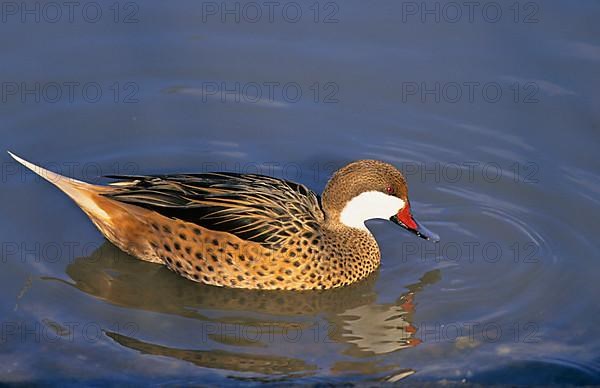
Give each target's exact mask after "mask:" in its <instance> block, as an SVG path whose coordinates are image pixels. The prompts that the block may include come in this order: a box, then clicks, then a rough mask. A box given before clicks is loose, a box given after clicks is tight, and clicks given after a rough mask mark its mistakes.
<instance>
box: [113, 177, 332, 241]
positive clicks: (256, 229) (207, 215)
mask: <svg viewBox="0 0 600 388" xmlns="http://www.w3.org/2000/svg"><path fill="white" fill-rule="evenodd" d="M112 177H113V178H117V179H121V180H126V181H122V182H117V185H114V187H115V191H114V192H111V193H108V194H105V195H107V196H109V197H110V198H112V199H114V200H117V201H120V202H124V203H129V204H134V205H137V206H140V207H143V208H147V209H151V210H153V211H156V212H158V213H160V214H162V215H164V216H166V217H170V218H175V219H179V220H183V221H187V222H191V223H194V224H197V225H199V226H202V227H203V228H206V229H210V230H214V231H221V232H227V233H231V234H233V235H235V236H237V237H239V238H240V239H242V240H246V241H252V242H256V243H259V244H261V245H264V246H269V247H272V246H277V245H281V244H283V243H284V242H285V241H286V240H287V239H289V238H290V237H292V236H295V235H297V234H301V233H317V232H318V225H319V223H320V222H322V221H323V212H322V211H321V208H320V205H319V201H318V197H317V195H316V194H315V193H314V192H312V191H311V190H309V189H308V188H306V187H305V186H303V185H300V184H297V183H294V182H289V181H285V180H281V179H276V178H271V177H267V176H262V175H243V174H235V173H206V174H183V175H155V176H112Z"/></svg>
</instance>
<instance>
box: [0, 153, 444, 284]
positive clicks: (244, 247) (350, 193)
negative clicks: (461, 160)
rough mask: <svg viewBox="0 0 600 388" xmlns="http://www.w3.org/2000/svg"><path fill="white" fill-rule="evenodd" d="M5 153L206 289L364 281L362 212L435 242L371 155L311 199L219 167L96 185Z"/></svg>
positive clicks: (281, 183)
mask: <svg viewBox="0 0 600 388" xmlns="http://www.w3.org/2000/svg"><path fill="white" fill-rule="evenodd" d="M10 155H11V156H12V157H13V158H14V159H15V160H17V161H18V162H20V163H22V164H23V165H25V166H26V167H28V168H30V169H31V170H33V171H34V172H36V173H37V174H39V175H40V176H42V177H43V178H45V179H47V180H48V181H50V182H51V183H53V184H54V185H56V186H57V187H58V188H59V189H61V190H62V191H63V192H65V193H66V194H67V195H68V196H69V197H71V198H72V199H73V200H74V201H75V202H76V203H77V205H78V206H79V207H80V208H81V209H82V210H83V211H84V212H85V213H86V214H87V215H88V216H89V218H90V219H91V220H92V222H93V223H94V224H95V225H96V227H98V229H99V230H100V231H101V232H102V234H103V235H104V236H105V237H106V238H107V239H108V240H109V241H110V242H112V243H113V244H115V245H116V246H117V247H119V248H120V249H122V250H123V251H125V252H127V253H128V254H130V255H132V256H135V257H137V258H139V259H141V260H144V261H149V262H152V263H158V264H163V265H166V266H167V267H168V268H169V269H170V270H172V271H174V272H176V273H178V274H179V275H181V276H183V277H185V278H187V279H190V280H192V281H195V282H201V283H206V284H211V285H215V286H224V287H235V288H250V289H279V290H309V289H328V288H334V287H341V286H345V285H348V284H351V283H354V282H357V281H359V280H361V279H364V278H365V277H367V276H368V275H369V274H371V273H372V272H373V271H374V270H375V269H376V268H377V267H378V266H379V263H380V252H379V247H378V245H377V242H376V241H375V238H374V237H373V235H372V234H371V232H370V231H369V229H367V227H366V226H365V221H367V220H370V219H376V218H379V219H385V220H390V221H392V222H393V223H395V224H397V225H400V226H401V227H403V228H404V229H406V230H408V231H411V232H413V233H414V234H416V235H417V236H420V237H422V238H425V239H429V240H434V241H437V240H438V237H437V236H436V235H435V234H433V233H431V232H429V231H428V230H427V229H425V228H424V227H423V226H422V225H421V224H419V223H418V222H417V221H415V219H414V218H413V216H412V214H411V208H410V202H409V200H408V190H407V185H406V179H405V178H404V176H403V175H402V173H401V172H400V171H399V170H398V169H396V168H395V167H394V166H392V165H391V164H388V163H384V162H380V161H376V160H359V161H356V162H352V163H350V164H348V165H346V166H345V167H343V168H341V169H339V170H338V171H336V172H335V173H334V174H333V176H332V177H331V179H330V180H329V182H328V183H327V186H326V187H325V190H324V191H323V195H322V197H321V198H320V199H319V197H318V196H317V195H316V194H315V193H314V192H313V191H311V190H309V189H308V188H307V187H306V186H304V185H301V184H298V183H293V182H290V181H285V180H281V179H276V178H272V177H268V176H263V175H253V174H237V173H229V172H227V173H201V174H179V175H149V176H110V177H109V178H114V179H118V181H117V182H115V183H112V184H110V185H109V186H99V185H92V184H89V183H85V182H81V181H77V180H74V179H71V178H66V177H63V176H61V175H58V174H56V173H53V172H51V171H48V170H45V169H43V168H41V167H38V166H36V165H34V164H32V163H30V162H27V161H26V160H23V159H21V158H19V157H18V156H16V155H13V154H12V153H11V154H10Z"/></svg>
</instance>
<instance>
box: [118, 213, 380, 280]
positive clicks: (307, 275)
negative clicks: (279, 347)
mask: <svg viewBox="0 0 600 388" xmlns="http://www.w3.org/2000/svg"><path fill="white" fill-rule="evenodd" d="M149 221H150V222H149V224H150V225H151V228H152V234H149V235H147V236H146V238H147V239H148V243H149V246H150V247H151V248H152V253H153V255H152V256H154V255H155V256H156V257H158V258H160V260H161V261H162V262H163V263H164V264H165V265H166V266H167V267H168V268H169V269H171V270H172V271H174V272H176V273H177V274H179V275H181V276H183V277H185V278H187V279H190V280H193V281H196V282H202V283H206V284H211V285H215V286H225V287H234V288H257V289H277V290H298V289H300V290H308V289H326V288H333V287H339V286H344V285H348V284H350V283H354V282H356V281H358V280H360V279H363V278H365V277H366V276H368V275H369V274H370V273H372V272H373V271H374V270H375V269H376V268H377V267H378V265H379V249H378V247H377V244H376V243H375V242H374V240H373V239H372V237H371V236H370V235H369V234H368V233H364V232H362V231H354V230H347V232H348V233H347V234H346V235H345V236H341V235H340V234H339V231H338V232H334V231H324V233H323V234H321V235H318V236H317V235H310V234H306V235H304V236H298V238H297V239H295V240H294V241H290V243H289V244H287V245H285V246H283V247H279V248H278V249H268V248H265V247H263V246H261V245H259V244H256V243H251V242H248V241H244V240H242V239H240V238H238V237H236V236H234V235H232V234H230V233H226V232H216V231H212V230H208V229H205V228H202V227H200V226H198V225H196V224H193V223H189V222H184V221H180V220H173V219H169V218H166V217H163V216H160V215H158V214H153V215H152V216H151V217H150V218H149ZM122 244H125V242H124V241H120V242H118V243H117V245H122ZM328 247H329V248H328ZM349 248H350V249H349ZM352 248H354V249H352Z"/></svg>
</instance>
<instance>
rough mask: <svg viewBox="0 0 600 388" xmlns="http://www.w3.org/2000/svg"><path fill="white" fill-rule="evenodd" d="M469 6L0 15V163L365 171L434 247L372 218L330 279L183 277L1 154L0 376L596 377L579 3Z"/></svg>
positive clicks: (131, 7) (181, 6)
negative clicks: (364, 258) (405, 191)
mask: <svg viewBox="0 0 600 388" xmlns="http://www.w3.org/2000/svg"><path fill="white" fill-rule="evenodd" d="M477 4H478V5H473V8H469V6H466V5H464V4H462V3H460V2H459V3H453V2H437V3H436V2H428V3H427V4H426V5H422V4H421V2H392V1H384V2H371V1H360V2H359V1H344V2H336V1H333V2H326V1H323V2H320V1H317V2H304V1H294V2H281V3H279V5H269V3H264V2H256V3H248V2H242V3H236V2H227V3H223V4H221V2H210V1H206V2H193V1H174V2H170V3H168V4H167V3H165V2H156V1H144V2H104V1H100V2H82V3H79V5H77V6H73V9H70V8H68V7H67V6H65V5H64V4H62V3H53V2H27V3H26V4H24V3H23V4H22V3H20V2H16V3H13V2H4V3H2V9H1V14H0V32H1V36H2V38H0V42H1V43H0V52H1V53H2V60H1V61H0V67H1V73H0V74H1V79H0V81H1V86H2V89H1V95H0V97H1V103H0V123H1V126H0V127H1V128H2V129H1V130H2V134H3V136H2V137H1V140H0V149H1V150H5V149H10V150H12V151H13V152H16V153H17V154H19V155H21V156H23V157H26V158H28V159H30V160H32V161H34V162H37V163H39V164H42V165H45V166H48V167H50V168H51V169H53V170H55V171H57V172H59V173H62V174H66V175H69V176H73V177H75V178H78V179H84V180H88V181H91V182H95V183H104V182H107V180H106V179H105V178H102V176H103V175H107V174H117V173H162V172H201V171H212V170H229V171H241V172H253V173H257V172H258V173H262V174H267V175H272V176H275V177H279V178H286V179H291V180H294V181H298V182H302V183H304V184H306V185H308V186H309V187H311V188H312V189H314V190H315V191H317V192H320V191H321V190H322V189H323V187H324V185H325V183H326V181H327V179H328V177H329V176H330V174H331V173H332V171H334V170H335V169H336V168H338V167H340V166H341V165H343V164H344V163H346V162H349V161H352V160H356V159H360V158H376V159H382V160H385V161H388V162H390V163H393V164H395V165H396V166H398V167H399V168H401V169H402V170H403V171H404V172H405V175H406V176H407V179H408V182H409V187H410V196H411V203H412V205H413V208H414V212H415V215H416V217H417V218H418V219H420V221H421V222H423V223H424V224H426V225H427V226H428V227H429V228H430V229H432V230H434V231H435V232H437V233H438V234H439V235H440V236H441V238H442V242H441V243H440V244H438V245H431V244H429V243H427V242H425V241H423V240H418V239H416V238H415V237H414V236H413V235H410V234H408V233H405V232H402V231H399V230H398V229H397V228H396V227H394V226H393V225H389V224H388V223H386V222H381V221H373V222H372V223H370V224H369V226H370V228H371V229H372V231H373V232H374V234H375V235H376V236H377V239H378V241H379V243H380V246H381V248H382V267H381V269H380V270H379V271H378V273H377V274H375V275H374V276H372V277H371V278H369V279H367V280H366V281H365V282H362V283H360V284H356V285H355V286H352V287H348V288H345V289H340V290H334V291H326V292H314V293H279V292H276V293H269V292H255V291H242V290H227V289H218V288H212V287H206V286H201V285H197V284H195V283H192V282H189V281H186V280H183V279H181V278H178V277H177V276H176V275H175V274H173V273H171V272H169V271H168V270H166V269H165V268H162V267H159V266H155V265H152V264H149V263H144V262H140V261H137V260H134V259H132V258H130V257H128V256H126V255H124V254H122V253H120V252H119V251H118V250H117V248H115V247H113V246H111V245H110V244H108V243H105V241H104V240H103V238H102V236H101V235H100V234H99V232H98V231H97V230H96V229H95V228H94V227H93V225H92V224H91V223H90V222H89V221H88V219H87V218H86V216H85V215H84V214H83V213H82V212H81V211H80V210H79V209H77V207H76V206H75V205H74V204H73V203H72V202H71V201H70V200H69V199H68V198H67V197H66V196H64V195H63V194H61V193H60V192H59V191H58V190H56V189H55V188H53V187H52V186H51V185H49V184H48V183H46V182H43V181H41V180H40V179H38V178H36V177H34V176H33V175H32V174H30V173H28V172H25V171H24V170H23V169H21V168H20V167H19V166H17V165H16V164H14V162H12V160H10V159H9V157H8V155H5V156H3V157H2V171H1V173H2V174H1V177H2V190H0V196H1V197H0V199H1V203H2V206H1V207H0V209H1V212H2V213H1V214H2V218H1V220H2V221H1V222H0V233H1V234H2V252H1V253H2V257H1V260H2V261H1V267H2V269H1V270H0V282H1V283H0V284H1V285H2V286H1V290H2V292H1V293H0V314H1V315H0V316H1V327H0V329H1V330H0V335H1V337H0V380H2V381H4V382H32V381H37V382H55V383H59V382H60V383H67V382H71V383H77V382H82V381H85V382H88V383H102V382H107V381H110V382H129V383H133V382H145V383H179V384H188V383H189V384H197V383H200V382H205V383H218V384H230V385H235V384H238V383H240V382H247V383H258V382H264V381H272V382H301V383H306V382H339V381H400V380H402V379H405V380H403V381H407V382H413V383H415V382H468V383H486V384H487V383H501V384H528V383H536V384H550V383H559V384H562V383H575V384H599V383H600V377H599V376H600V358H599V355H600V340H599V339H598V338H599V336H600V329H599V325H598V323H599V322H598V320H599V317H600V308H599V305H598V295H599V294H600V286H599V282H598V271H599V270H600V262H599V261H598V249H599V244H598V240H597V234H598V223H597V220H598V219H599V217H600V210H599V209H600V207H599V193H600V177H599V175H598V171H599V167H600V166H599V160H598V157H597V152H598V148H599V146H600V141H599V140H600V136H599V135H598V130H599V127H600V126H599V123H600V115H599V113H598V112H599V111H598V106H599V105H600V92H599V90H600V88H599V87H598V86H599V74H600V73H599V72H598V68H599V65H600V25H599V24H598V19H599V17H600V5H599V4H598V3H596V2H576V3H573V2H568V1H548V2H546V1H544V2H513V1H511V2H480V3H477ZM270 7H271V8H270Z"/></svg>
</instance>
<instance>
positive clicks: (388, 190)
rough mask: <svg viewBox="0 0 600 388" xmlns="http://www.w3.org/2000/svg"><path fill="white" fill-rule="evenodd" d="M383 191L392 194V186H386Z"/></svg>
mask: <svg viewBox="0 0 600 388" xmlns="http://www.w3.org/2000/svg"><path fill="white" fill-rule="evenodd" d="M385 192H386V193H388V194H394V188H393V187H392V186H388V187H386V188H385Z"/></svg>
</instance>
